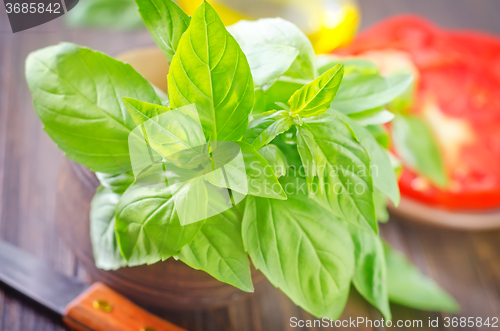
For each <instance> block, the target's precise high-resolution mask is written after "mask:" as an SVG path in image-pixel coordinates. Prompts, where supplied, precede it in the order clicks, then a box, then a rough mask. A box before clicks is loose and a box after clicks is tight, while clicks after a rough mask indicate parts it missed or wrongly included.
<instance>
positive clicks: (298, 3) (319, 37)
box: [177, 0, 360, 54]
mask: <svg viewBox="0 0 500 331" xmlns="http://www.w3.org/2000/svg"><path fill="white" fill-rule="evenodd" d="M177 2H178V3H179V5H180V6H181V8H182V9H183V10H184V11H185V12H186V13H187V14H188V15H192V14H193V12H194V11H195V10H196V8H197V7H198V6H199V5H200V4H201V3H202V2H203V0H177ZM210 4H211V5H212V6H213V7H214V8H215V10H217V12H218V14H219V16H220V17H221V18H222V21H223V22H224V24H225V25H231V24H234V23H236V22H238V21H240V20H243V19H246V20H255V19H258V18H263V17H278V16H279V17H282V18H284V19H287V20H289V21H291V22H293V23H295V24H297V26H299V27H300V28H301V29H302V30H303V31H304V33H306V34H307V35H308V37H309V39H310V40H311V42H312V44H313V46H314V49H315V51H316V53H318V54H320V53H329V52H331V51H332V50H334V49H336V48H338V47H341V46H345V45H347V44H349V43H350V42H351V40H352V38H353V37H354V35H355V33H356V30H357V28H358V24H359V20H360V15H359V9H358V7H357V5H356V1H355V0H307V1H306V0H252V1H249V0H211V1H210Z"/></svg>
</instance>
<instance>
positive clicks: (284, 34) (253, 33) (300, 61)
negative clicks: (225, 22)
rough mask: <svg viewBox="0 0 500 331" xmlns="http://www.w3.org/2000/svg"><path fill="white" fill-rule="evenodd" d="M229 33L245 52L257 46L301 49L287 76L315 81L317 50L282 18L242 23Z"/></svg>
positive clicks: (298, 30)
mask: <svg viewBox="0 0 500 331" xmlns="http://www.w3.org/2000/svg"><path fill="white" fill-rule="evenodd" d="M228 29H229V31H230V32H231V34H232V35H233V36H234V37H235V38H236V40H237V41H238V43H239V44H240V45H242V48H243V50H250V49H252V47H254V46H255V45H271V46H279V47H292V48H295V49H298V51H299V53H298V55H297V56H296V58H295V61H293V63H292V65H291V67H290V68H289V69H288V68H287V69H288V70H287V71H286V72H285V73H284V75H285V76H288V77H290V78H301V79H310V80H312V79H314V78H316V75H317V73H316V55H315V54H314V49H313V47H312V45H311V42H310V41H309V39H308V38H307V36H306V35H305V34H304V33H303V32H302V31H301V30H300V29H299V28H298V27H297V26H295V25H294V24H293V23H290V22H288V21H285V20H283V19H281V18H264V19H260V20H257V21H240V22H238V23H236V24H234V25H232V26H230V27H229V28H228ZM287 64H288V63H287Z"/></svg>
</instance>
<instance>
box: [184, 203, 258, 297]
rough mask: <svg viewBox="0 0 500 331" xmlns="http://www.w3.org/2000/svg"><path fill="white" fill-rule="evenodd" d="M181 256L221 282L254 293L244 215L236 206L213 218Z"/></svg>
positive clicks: (187, 262) (191, 265)
mask: <svg viewBox="0 0 500 331" xmlns="http://www.w3.org/2000/svg"><path fill="white" fill-rule="evenodd" d="M179 259H180V260H181V261H183V262H184V263H186V264H187V265H189V266H190V267H191V268H194V269H197V270H203V271H205V272H207V273H209V274H210V275H212V276H213V277H214V278H216V279H218V280H219V281H221V282H224V283H227V284H230V285H233V286H235V287H237V288H239V289H241V290H242V291H245V292H253V290H254V289H253V284H252V276H251V273H250V262H249V260H248V256H247V254H246V252H245V249H244V248H243V240H242V238H241V218H240V217H239V215H238V212H237V211H236V210H235V209H234V208H233V209H229V210H227V211H225V212H223V213H221V214H218V215H216V216H213V217H211V218H209V219H208V220H207V221H206V222H205V224H204V225H203V227H202V228H201V230H200V232H199V233H198V234H197V235H196V237H194V239H193V241H192V242H191V243H189V244H187V245H186V246H184V247H183V248H182V250H181V253H180V254H179Z"/></svg>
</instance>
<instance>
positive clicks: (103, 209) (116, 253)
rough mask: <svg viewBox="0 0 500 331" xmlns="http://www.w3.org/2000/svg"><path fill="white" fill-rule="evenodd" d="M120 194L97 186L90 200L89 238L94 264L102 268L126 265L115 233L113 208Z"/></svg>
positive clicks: (108, 268) (110, 268)
mask: <svg viewBox="0 0 500 331" xmlns="http://www.w3.org/2000/svg"><path fill="white" fill-rule="evenodd" d="M119 199H120V194H117V193H114V192H113V191H112V190H111V189H109V188H105V187H102V186H100V187H98V188H97V191H96V194H95V195H94V197H93V198H92V201H91V202H90V239H91V242H92V251H93V252H94V260H95V265H96V266H97V267H98V268H100V269H104V270H116V269H119V268H121V267H124V266H126V265H127V260H125V258H123V256H122V255H121V253H120V247H119V246H118V242H117V239H116V233H115V210H116V205H117V204H118V200H119Z"/></svg>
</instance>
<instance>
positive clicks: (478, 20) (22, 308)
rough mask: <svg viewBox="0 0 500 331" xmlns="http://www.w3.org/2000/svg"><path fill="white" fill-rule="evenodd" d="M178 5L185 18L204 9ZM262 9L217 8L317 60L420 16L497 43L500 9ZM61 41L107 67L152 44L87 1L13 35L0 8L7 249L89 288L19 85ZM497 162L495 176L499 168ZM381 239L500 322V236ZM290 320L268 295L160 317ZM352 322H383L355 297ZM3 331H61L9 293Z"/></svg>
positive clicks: (54, 152)
mask: <svg viewBox="0 0 500 331" xmlns="http://www.w3.org/2000/svg"><path fill="white" fill-rule="evenodd" d="M179 1H180V4H181V5H182V6H183V7H184V8H185V10H186V11H187V12H188V13H189V12H190V11H192V10H193V9H194V8H195V6H196V5H197V3H198V2H199V1H192V0H179ZM264 2H265V1H264V0H258V1H245V0H233V1H230V0H217V2H215V1H214V2H213V3H214V4H215V5H216V7H217V9H218V11H219V13H220V14H221V16H222V17H223V19H224V21H225V22H226V23H227V24H231V23H234V22H235V21H236V20H238V19H241V18H245V19H252V18H256V17H260V16H282V17H284V18H287V19H289V20H292V21H294V22H295V23H296V24H298V25H299V26H300V27H301V28H302V29H303V30H304V31H305V32H306V33H307V34H308V36H309V37H310V38H311V40H312V42H313V44H314V46H315V49H316V51H317V52H322V53H324V52H330V51H331V50H333V49H335V48H337V47H339V46H346V45H347V44H349V42H350V41H351V37H353V36H354V34H355V33H356V31H364V30H366V29H367V28H369V27H370V26H372V25H374V24H376V23H377V22H380V21H381V20H383V19H385V18H387V17H390V16H392V15H395V14H400V13H412V14H417V15H421V16H423V17H425V18H427V19H428V20H430V21H432V22H433V23H434V24H437V25H439V26H442V27H445V28H460V29H474V30H481V31H483V32H487V33H490V34H496V35H497V36H500V20H499V19H498V15H499V14H500V1H499V0H474V1H471V0H418V1H416V0H358V1H352V0H338V1H327V0H323V1H320V0H307V1H305V0H295V1H290V3H291V4H292V5H290V4H289V5H288V6H286V7H283V4H282V2H283V1H272V2H271V1H269V2H265V3H264ZM243 13H244V14H243ZM267 13H273V14H271V15H268V14H267ZM275 13H276V14H275ZM61 41H69V42H74V43H77V44H80V45H85V46H87V47H90V48H93V49H96V50H99V51H102V52H105V53H107V54H111V55H116V54H119V53H122V52H124V51H127V50H130V49H133V48H137V47H144V46H152V45H153V44H154V42H153V40H152V38H151V37H150V35H149V33H148V32H147V30H146V29H145V28H144V27H143V25H142V22H141V20H140V17H139V15H138V13H137V10H136V7H135V4H134V3H133V1H129V0H80V4H78V5H77V7H75V9H74V10H73V11H72V12H71V13H70V15H67V17H61V18H58V19H56V20H54V21H51V22H49V23H47V24H44V25H41V26H38V27H36V28H33V29H30V30H26V31H22V32H19V33H16V34H13V33H12V31H11V29H10V26H9V22H8V18H7V15H6V12H5V10H4V7H3V6H0V239H1V240H6V241H9V242H11V243H13V244H15V245H18V246H20V247H22V248H23V249H24V250H26V251H28V252H30V253H32V254H33V255H35V256H37V257H39V258H42V259H44V260H45V261H47V262H48V263H49V264H51V265H52V266H53V267H54V268H55V269H57V270H58V271H60V272H63V273H65V274H67V275H70V276H75V277H78V278H80V279H82V280H85V279H87V277H88V275H87V274H86V272H85V270H84V269H83V268H82V267H81V266H80V265H79V264H78V263H77V261H76V260H75V257H74V256H73V254H72V252H71V251H70V250H69V248H68V247H67V245H66V244H65V243H64V242H63V241H62V239H61V238H60V237H59V235H58V233H57V230H56V227H55V224H54V222H55V221H54V220H55V213H56V209H57V202H56V193H57V189H58V187H57V185H58V184H57V183H58V181H59V179H60V176H61V169H62V165H63V163H64V156H63V154H62V152H61V151H60V150H59V149H58V148H57V146H56V145H55V144H54V143H53V142H52V141H51V140H50V139H49V137H48V136H47V135H46V134H45V132H44V131H43V129H42V124H41V122H40V120H39V119H38V118H37V116H36V114H35V112H34V110H33V106H32V103H31V96H30V94H29V91H28V88H27V85H26V82H25V78H24V60H25V58H26V56H27V54H28V53H29V52H31V51H34V50H36V49H39V48H42V47H45V46H48V45H53V44H56V43H59V42H61ZM497 55H499V56H500V54H497ZM499 125H500V124H499ZM491 162H492V163H493V164H496V165H497V166H498V165H500V160H498V159H492V160H491ZM498 221H499V222H500V216H499V217H498ZM382 233H383V236H384V237H385V238H386V239H387V240H388V241H390V242H391V243H392V244H393V245H394V246H395V247H396V248H398V249H399V250H401V251H403V252H405V254H406V255H407V256H408V257H409V258H410V259H411V260H412V261H413V262H414V263H415V264H416V265H418V266H419V268H420V269H421V270H422V271H423V273H425V274H426V275H428V276H430V277H432V278H433V279H435V280H436V281H437V282H438V283H439V284H440V285H441V286H442V287H443V288H445V289H446V290H447V291H449V292H450V293H451V294H452V295H453V296H454V297H455V298H456V299H457V301H458V302H459V303H460V305H461V307H462V311H461V313H460V314H459V316H466V317H467V316H473V317H484V318H486V317H493V316H497V317H498V316H500V240H499V238H500V232H499V231H496V230H489V231H482V232H466V231H456V230H450V229H439V228H435V227H430V226H426V225H422V224H418V223H412V222H408V221H406V220H403V219H400V218H398V217H396V216H392V218H391V222H389V223H388V224H387V225H384V226H383V227H382ZM393 310H394V315H395V318H400V319H417V318H418V319H422V320H424V321H426V320H427V319H428V318H429V317H431V318H433V317H435V316H443V314H440V313H426V312H420V311H414V310H411V309H408V308H403V307H397V306H396V307H393ZM290 316H296V317H298V318H299V319H311V318H312V317H311V316H310V315H309V314H307V313H306V312H304V311H302V310H300V309H299V308H297V307H296V306H295V305H294V304H293V303H292V302H290V301H289V300H288V299H287V298H286V297H285V296H284V295H283V294H281V293H280V292H279V291H278V290H276V289H274V288H273V287H272V286H270V285H268V286H267V288H266V289H265V290H263V291H262V292H261V293H257V294H256V295H255V296H254V297H253V299H251V300H249V301H248V302H247V301H245V302H242V303H239V304H238V305H235V306H233V307H229V308H227V309H226V308H224V309H218V310H216V311H210V312H206V311H198V312H189V313H186V312H185V313H177V312H172V313H171V314H169V315H168V316H165V317H166V318H168V319H169V320H171V321H172V322H175V323H178V324H182V325H184V326H185V327H188V328H189V329H190V330H238V331H245V330H262V331H268V330H272V331H280V330H288V329H290V327H289V323H288V320H289V317H290ZM349 316H351V317H353V318H356V317H357V316H372V317H373V318H379V317H380V316H379V314H378V312H376V311H375V309H374V308H372V307H370V305H368V304H367V303H366V302H364V301H363V299H361V298H360V297H358V296H356V295H354V296H353V297H352V298H350V301H349V304H348V306H347V308H346V311H345V312H344V315H343V317H344V318H349ZM0 330H1V331H31V330H37V331H39V330H40V331H44V330H47V331H48V330H66V329H65V327H64V326H62V324H61V323H60V322H59V321H58V319H57V318H56V317H54V316H52V315H50V314H49V313H47V312H46V311H44V310H41V309H40V308H39V307H38V306H36V305H34V304H32V303H31V302H29V301H28V300H26V299H23V298H20V297H19V296H18V295H17V294H15V293H13V292H12V291H10V290H8V289H4V288H3V287H2V288H0ZM304 330H306V329H304ZM311 330H312V329H311ZM314 330H316V329H314Z"/></svg>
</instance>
